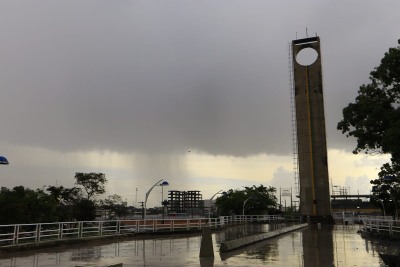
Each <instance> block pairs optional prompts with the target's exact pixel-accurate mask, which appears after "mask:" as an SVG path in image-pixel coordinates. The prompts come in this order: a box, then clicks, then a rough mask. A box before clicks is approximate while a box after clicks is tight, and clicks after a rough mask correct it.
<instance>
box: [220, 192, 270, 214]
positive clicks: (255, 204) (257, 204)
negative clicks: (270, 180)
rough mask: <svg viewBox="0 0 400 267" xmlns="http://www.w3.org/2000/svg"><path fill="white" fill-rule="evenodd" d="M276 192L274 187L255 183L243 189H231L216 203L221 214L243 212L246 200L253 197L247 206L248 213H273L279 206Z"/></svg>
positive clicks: (246, 211)
mask: <svg viewBox="0 0 400 267" xmlns="http://www.w3.org/2000/svg"><path fill="white" fill-rule="evenodd" d="M275 192H276V189H275V188H274V187H265V186H263V185H260V186H258V187H257V186H255V185H253V186H252V187H245V188H244V189H242V190H239V189H235V190H233V189H229V190H228V191H226V192H224V193H223V194H222V196H220V197H218V198H217V199H216V201H215V204H216V205H217V207H218V211H219V213H220V214H221V215H232V214H242V212H243V204H244V201H245V200H246V199H248V198H249V197H251V199H249V200H248V201H247V203H246V206H245V213H246V214H263V213H273V212H275V210H276V207H277V198H276V196H275Z"/></svg>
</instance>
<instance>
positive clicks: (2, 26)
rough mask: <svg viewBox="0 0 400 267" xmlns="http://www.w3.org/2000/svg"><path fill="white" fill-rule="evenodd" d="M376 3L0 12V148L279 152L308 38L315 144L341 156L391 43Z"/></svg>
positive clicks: (177, 4)
mask: <svg viewBox="0 0 400 267" xmlns="http://www.w3.org/2000/svg"><path fill="white" fill-rule="evenodd" d="M387 2H388V3H387V5H383V4H380V3H375V2H373V1H357V3H358V4H359V5H347V4H342V5H341V4H340V3H330V2H327V3H319V2H317V1H315V2H314V1H305V2H304V3H302V4H300V3H291V4H289V3H286V4H285V3H283V4H282V3H280V2H270V1H246V2H242V1H218V2H215V1H201V2H192V1H165V2H163V1H160V2H154V1H112V2H110V1H85V2H82V1H57V2H54V1H3V2H1V3H0V18H1V19H0V20H1V23H0V32H2V34H1V35H0V58H1V62H0V85H1V91H2V93H1V97H0V106H1V108H2V112H3V118H2V126H1V130H0V131H1V137H2V140H3V142H8V143H16V144H22V145H32V146H40V147H47V148H50V149H55V150H60V151H75V150H92V149H98V150H113V151H121V152H130V151H139V152H143V153H151V154H153V153H184V152H186V151H187V150H189V149H193V150H197V151H202V152H205V153H210V154H215V155H217V154H225V155H235V156H247V155H251V154H259V153H270V154H287V153H290V151H291V133H290V131H291V118H290V98H289V77H288V55H287V53H288V42H290V41H291V40H292V39H295V37H296V31H297V32H299V33H298V37H299V38H300V37H305V27H306V26H307V27H308V29H310V30H309V31H310V34H311V32H312V34H314V32H318V34H320V36H321V39H322V48H323V62H324V77H325V92H326V99H325V102H326V114H327V129H328V138H329V139H328V145H329V146H330V147H340V148H343V147H349V140H346V139H345V137H344V136H342V135H341V134H340V133H339V132H337V131H336V130H335V128H336V124H337V122H338V120H339V119H340V115H341V109H342V108H343V107H344V106H345V105H347V104H348V103H349V102H350V101H352V99H353V98H354V96H355V94H356V91H357V89H358V86H359V85H361V84H362V83H365V82H367V81H368V80H367V78H368V74H369V71H370V70H372V68H373V67H374V66H376V65H377V64H379V59H380V58H381V57H382V56H383V53H384V52H385V51H386V50H387V48H388V47H390V46H393V45H395V43H396V40H397V39H398V37H399V32H398V30H397V29H396V27H395V26H394V25H399V20H400V19H399V18H398V14H397V13H398V12H397V10H399V9H400V4H399V3H397V2H396V3H395V2H393V1H387ZM361 5H362V8H360V7H361ZM372 18H375V19H372ZM300 32H301V33H300ZM5 115H6V116H5ZM350 149H351V148H350Z"/></svg>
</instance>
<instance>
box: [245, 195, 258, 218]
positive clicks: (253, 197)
mask: <svg viewBox="0 0 400 267" xmlns="http://www.w3.org/2000/svg"><path fill="white" fill-rule="evenodd" d="M249 199H256V197H255V196H254V195H253V196H250V197H248V198H247V199H246V200H245V201H244V202H243V210H242V215H243V216H244V205H246V202H247V201H248V200H249Z"/></svg>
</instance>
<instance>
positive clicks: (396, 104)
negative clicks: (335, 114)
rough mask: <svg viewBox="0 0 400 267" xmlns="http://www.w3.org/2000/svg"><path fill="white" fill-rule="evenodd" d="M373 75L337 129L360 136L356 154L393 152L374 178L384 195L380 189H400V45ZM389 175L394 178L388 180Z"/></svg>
mask: <svg viewBox="0 0 400 267" xmlns="http://www.w3.org/2000/svg"><path fill="white" fill-rule="evenodd" d="M399 44H400V40H399ZM369 78H370V83H369V84H363V85H362V86H360V89H359V91H358V96H357V97H356V99H355V101H354V103H350V104H349V105H348V106H347V107H345V108H344V109H343V119H342V120H341V121H340V122H339V123H338V125H337V129H338V130H340V131H342V133H343V134H346V136H347V137H350V136H351V137H355V138H356V139H357V145H356V147H355V149H354V150H353V153H354V154H358V153H360V152H365V153H366V154H390V155H391V161H390V162H389V163H385V164H384V165H383V166H382V167H381V171H380V172H379V174H378V176H379V178H378V179H375V180H372V181H371V183H372V184H374V186H375V187H374V189H375V193H376V194H377V195H379V196H381V197H382V198H383V196H384V195H385V194H383V195H382V194H379V193H380V192H382V193H383V192H386V193H390V194H396V195H398V193H399V192H400V190H399V183H398V182H397V181H399V179H400V46H397V47H394V48H390V49H389V51H388V52H386V53H385V55H384V57H383V58H382V60H381V63H380V65H379V66H378V67H376V68H375V69H374V70H373V71H371V73H370V77H369ZM388 175H389V176H392V177H394V179H390V180H385V179H384V177H386V176H388ZM383 185H385V186H383ZM388 186H389V187H388Z"/></svg>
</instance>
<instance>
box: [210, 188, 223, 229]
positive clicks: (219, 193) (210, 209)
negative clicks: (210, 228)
mask: <svg viewBox="0 0 400 267" xmlns="http://www.w3.org/2000/svg"><path fill="white" fill-rule="evenodd" d="M221 192H222V190H219V191H218V192H217V193H215V194H214V195H213V196H212V197H211V198H210V206H209V207H208V224H209V225H211V205H212V204H211V203H212V200H213V199H214V197H215V196H216V195H218V194H220V193H221Z"/></svg>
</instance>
